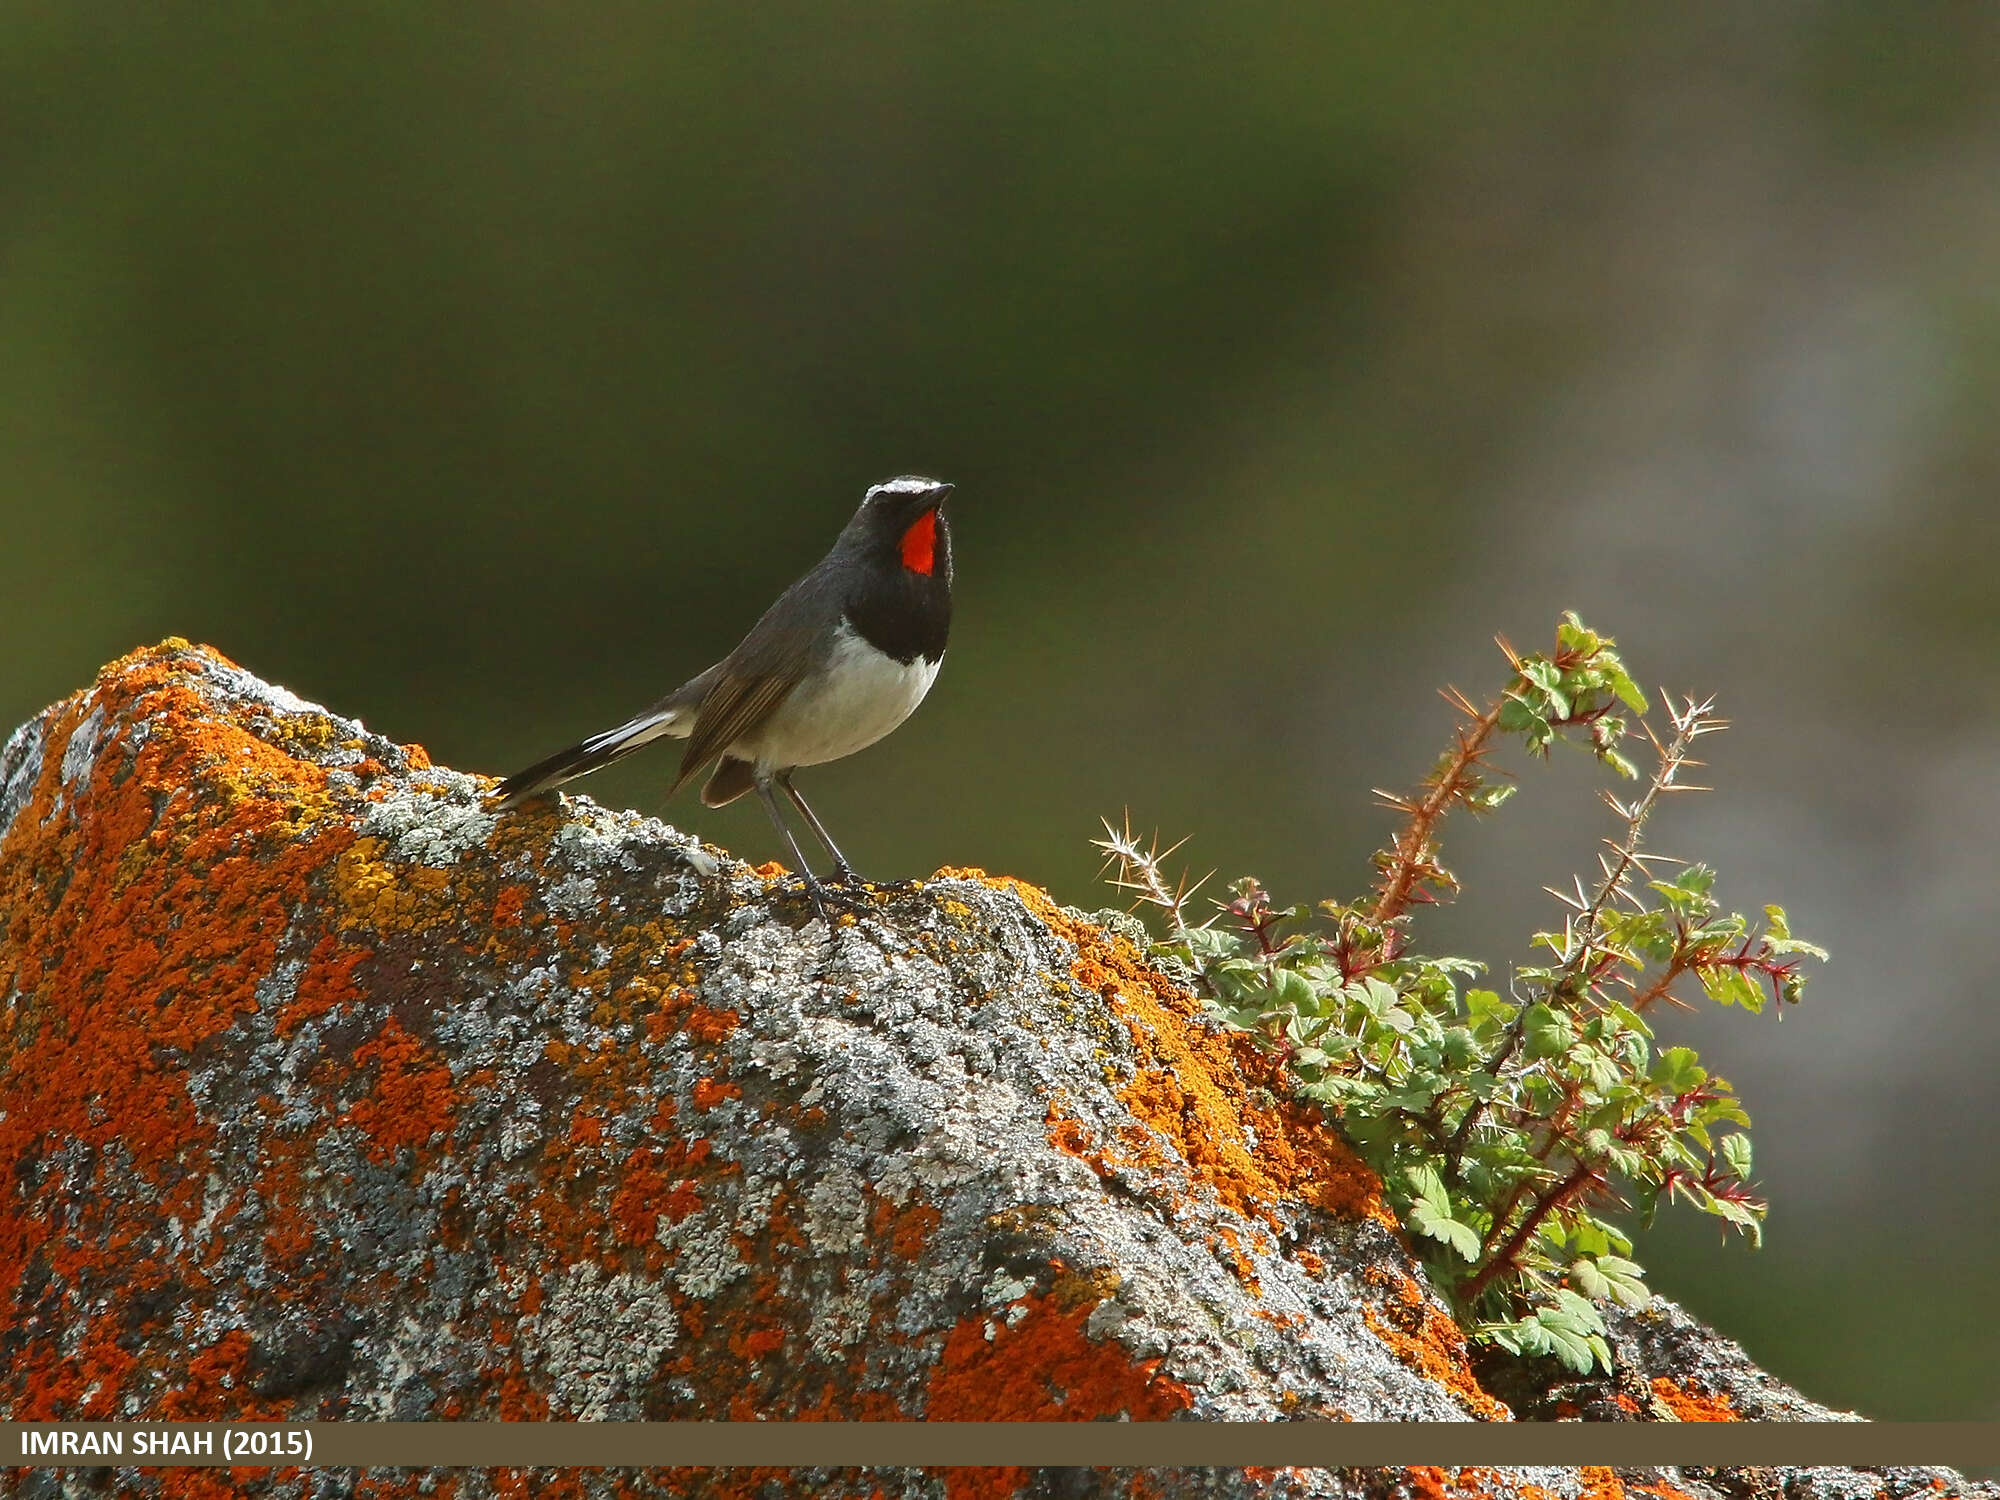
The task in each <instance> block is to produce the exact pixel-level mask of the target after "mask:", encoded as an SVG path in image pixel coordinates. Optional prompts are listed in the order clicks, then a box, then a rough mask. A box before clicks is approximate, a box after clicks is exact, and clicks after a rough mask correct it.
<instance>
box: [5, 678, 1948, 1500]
mask: <svg viewBox="0 0 2000 1500" xmlns="http://www.w3.org/2000/svg"><path fill="white" fill-rule="evenodd" d="M483 785H484V783H482V782H481V781H480V780H479V779H477V778H474V777H470V776H466V775H462V774H459V773H457V772H453V771H447V770H442V769H439V768H436V767H433V766H432V765H431V764H430V763H429V760H428V759H427V757H426V756H425V755H424V754H423V752H422V751H421V750H418V749H416V748H414V747H405V746H398V745H395V744H392V743H390V742H388V741H386V740H383V739H381V738H379V737H377V736H374V735H371V734H368V733H366V732H365V731H364V730H363V729H362V728H361V726H360V725H358V724H356V723H353V722H351V721H348V720H344V719H340V718H337V717H335V716H333V715H331V714H329V713H327V712H326V711H324V710H322V709H320V708H317V707H314V706H313V705H310V704H307V703H303V702H301V701H299V700H298V699H296V698H294V697H292V696H291V695H290V694H288V693H286V692H285V691H283V690H282V689H279V688H274V687H271V686H269V685H267V684H265V683H262V682H260V681H258V680H257V679H256V678H254V677H252V676H251V675H250V674H248V673H246V672H244V671H242V670H241V669H239V668H237V667H235V666H232V665H231V664H229V663H228V662H226V661H224V660H223V659H221V658H220V657H218V656H217V655H215V654H214V653H212V652H209V651H207V650H203V649H198V648H193V647H190V646H188V645H186V644H185V643H182V642H168V643H166V644H165V645H163V646H161V647H159V648H156V649H154V650H151V651H146V652H141V653H138V654H135V655H134V656H132V657H129V658H127V659H125V660H123V661H121V662H118V663H116V664H114V665H113V666H112V667H110V668H107V669H106V670H105V672H104V673H103V674H102V675H101V676H100V678H99V680H98V682H97V684H96V685H95V686H94V687H93V688H92V689H91V690H89V691H88V692H85V693H82V694H79V695H78V696H76V697H75V698H72V699H70V700H68V701H66V702H64V703H62V704H59V705H57V706H55V707H54V708H51V709H49V710H48V711H47V712H46V713H44V714H42V715H41V716H40V717H38V718H37V719H36V720H34V721H33V722H31V723H30V724H28V725H27V726H25V727H24V728H23V729H22V730H20V731H19V732H18V733H16V734H15V735H14V736H13V738H12V739H10V740H9V741H8V742H7V745H6V748H5V750H4V752H0V1000H4V1004H5V1011H4V1018H0V1174H4V1176H0V1182H4V1187H0V1370H4V1372H5V1373H4V1376H0V1381H4V1383H0V1393H3V1394H4V1401H5V1405H6V1409H7V1413H8V1415H9V1416H10V1417H12V1418H13V1419H16V1420H22V1419H54V1418H77V1417H97V1418H117V1419H126V1420H132V1419H139V1418H151V1417H165V1418H173V1417H181V1418H222V1417H264V1418H291V1419H308V1418H322V1419H324V1418H338V1417H352V1418H383V1419H413V1418H529V1419H534V1418H584V1419H591V1418H610V1419H637V1418H647V1419H667V1418H723V1417H728V1418H756V1417H762V1418H800V1417H816V1418H930V1419H939V1420H943V1419H951V1420H972V1419H989V1418H1021V1419H1030V1418H1044V1419H1045V1418H1116V1417H1121V1416H1122V1417H1127V1418H1131V1419H1157V1418H1168V1417H1175V1416H1181V1415H1187V1416H1194V1417H1210V1418H1235V1419H1249V1420H1258V1419H1271V1418H1281V1417H1331V1418H1349V1419H1393V1420H1432V1419H1463V1418H1466V1417H1468V1416H1476V1417H1483V1418H1496V1419H1504V1418H1506V1417H1507V1416H1508V1415H1509V1412H1508V1409H1507V1408H1506V1407H1505V1406H1503V1405H1502V1404H1501V1402H1500V1401H1498V1400H1496V1399H1495V1397H1494V1396H1493V1395H1491V1394H1489V1393H1488V1392H1487V1390H1485V1389H1483V1388H1482V1387H1481V1385H1480V1384H1479V1382H1478V1381H1477V1380H1476V1379H1475V1377H1474V1375H1473V1372H1472V1369H1471V1368H1470V1366H1469V1364H1468V1361H1467V1357H1466V1349H1465V1344H1464V1341H1463V1339H1462V1338H1461V1336H1460V1334H1459V1332H1458V1330H1457V1329H1456V1328H1455V1327H1454V1326H1453V1324H1452V1323H1451V1321H1450V1319H1449V1317H1448V1316H1447V1314H1446V1313H1445V1311H1444V1309H1443V1307H1442V1306H1441V1305H1440V1304H1439V1303H1438V1302H1437V1301H1436V1299H1435V1298H1433V1297H1432V1296H1431V1295H1430V1294H1429V1293H1428V1291H1427V1290H1426V1289H1425V1287H1424V1285H1423V1283H1422V1280H1421V1277H1420V1274H1419V1273H1418V1272H1417V1270H1416V1269H1415V1267H1414V1264H1413V1263H1412V1262H1411V1260H1410V1258H1409V1257H1408V1255H1407V1253H1406V1252H1405V1250H1404V1248H1403V1246H1402V1245H1401V1243H1400V1241H1399V1239H1398V1238H1397V1235H1396V1233H1395V1229H1394V1223H1393V1220H1392V1218H1391V1217H1390V1216H1389V1215H1388V1214H1387V1212H1386V1211H1385V1210H1384V1208H1383V1205H1382V1202H1381V1199H1380V1197H1379V1195H1378V1191H1377V1185H1376V1183H1375V1182H1374V1180H1373V1179H1372V1178H1371V1176H1370V1175H1369V1174H1368V1172H1367V1171H1366V1170H1365V1169H1364V1168H1363V1167H1362V1166H1361V1165H1360V1164H1359V1163H1358V1162H1357V1161H1356V1160H1355V1159H1354V1158H1353V1157H1352V1156H1351V1155H1350V1153H1349V1152H1348V1151H1347V1149H1346V1148H1345V1147H1344V1145H1343V1144H1342V1142H1341V1140H1340V1138H1339V1137H1338V1135H1337V1134H1336V1133H1335V1132H1334V1131H1333V1130H1332V1129H1330V1128H1329V1127H1328V1126H1327V1125H1326V1124H1325V1123H1323V1122H1322V1121H1320V1120H1319V1119H1318V1118H1317V1117H1316V1116H1314V1115H1312V1114H1310V1113H1308V1112H1306V1111H1304V1110H1301V1109H1299V1108H1297V1107H1296V1106H1294V1105H1292V1104H1290V1103H1288V1102H1286V1101H1285V1100H1284V1099H1283V1098H1282V1097H1281V1093H1282V1089H1281V1085H1280V1080H1278V1079H1277V1078H1276V1077H1275V1076H1274V1075H1273V1073H1272V1071H1271V1067H1270V1065H1269V1064H1268V1063H1267V1062H1266V1061H1265V1060H1264V1059H1262V1058H1261V1057H1259V1056H1258V1055H1256V1054H1255V1053H1254V1052H1252V1051H1250V1050H1248V1049H1247V1048H1245V1047H1243V1046H1242V1045H1240V1044H1239V1043H1238V1042H1236V1041H1234V1040H1232V1039H1230V1038H1228V1037H1225V1036H1221V1035H1218V1034H1216V1033H1215V1032H1214V1031H1212V1030H1211V1029H1209V1028H1208V1027H1207V1026H1205V1025H1204V1024H1203V1023H1202V1021H1201V1019H1200V1016H1199V1008H1198V1007H1197V1006H1196V1004H1195V1003H1194V1002H1193V1001H1192V1000H1191V999H1190V998H1189V997H1187V996H1186V995H1184V994H1183V993H1181V992H1180V991H1179V990H1177V989H1176V988H1175V986H1174V985H1173V984H1172V983H1171V982H1170V981H1169V980H1168V979H1167V978H1165V977H1164V976H1162V975H1160V974H1158V973H1156V972H1154V971H1153V970H1152V969H1150V968H1149V967H1147V966H1146V965H1145V964H1144V963H1143V962H1142V961H1141V960H1140V958H1139V956H1138V954H1137V952H1136V951H1135V949H1134V948H1133V947H1132V945H1131V944H1130V943H1129V942H1127V941H1126V940H1125V939H1124V938H1122V937H1119V936H1116V935H1115V934H1114V933H1112V932H1110V931H1107V930H1106V929H1104V928H1102V927H1100V926H1097V925H1096V924H1094V923H1092V922H1090V921H1088V920H1087V919H1084V918H1082V917H1080V916H1078V915H1077V914H1075V913H1072V912H1067V911H1064V910H1062V909H1059V908H1057V907H1056V906H1054V905H1053V904H1052V903H1051V902H1050V901H1049V900H1048V898H1047V897H1046V896H1044V895H1043V894H1042V893H1041V892H1039V891H1037V890H1034V889H1032V888H1030V887H1026V886H1022V885H1018V884H1016V883H1014V882H1012V881H1006V880H989V879H986V878H984V877H982V876H980V875H978V873H977V872H973V871H961V872H943V873H941V874H940V875H939V876H938V877H936V878H933V879H930V880H925V881H920V882H911V883H910V884H908V885H905V886H896V887H888V888H883V889H881V890H877V891H874V892H872V893H871V894H869V895H868V896H866V897H865V898H864V899H860V900H858V901H857V902H856V909H855V910H854V911H853V912H851V913H848V914H845V915H843V916H841V917H840V918H839V919H838V920H837V921H836V922H835V923H834V924H833V925H831V926H829V925H828V924H827V923H826V922H824V921H821V920H820V919H818V918H817V917H816V916H814V914H813V912H812V909H811V907H810V905H809V904H808V903H807V902H806V901H805V900H804V899H803V895H802V892H801V889H800V887H799V884H798V882H797V881H796V880H794V879H792V878H791V877H789V876H787V875H785V874H784V873H783V872H781V871H778V870H776V869H775V868H774V867H765V868H763V869H761V870H758V869H750V868H748V867H746V866H744V865H742V864H739V863H737V862H735V861H733V860H731V859H729V858H727V857H726V856H723V855H721V854H720V853H719V852H717V851H715V850H712V849H708V848H705V847H704V846H702V845H701V844H699V843H697V842H696V841H695V840H693V839H690V838H689V837H687V836H686V835H684V834H681V833H678V832H676V831H674V830H673V829H672V828H669V827H667V826H666V825H664V824H662V823H659V822H656V821H653V820H650V819H646V818H641V817H639V816H637V815H634V814H630V813H611V812H606V811H604V810H602V809H600V808H598V807H596V806H594V805H593V804H592V803H590V802H589V801H588V800H586V799H581V798H577V799H567V800H565V801H564V802H563V803H562V804H561V805H560V806H555V805H551V806H548V807H545V808H543V809H541V810H531V811H527V812H523V813H518V814H514V815H509V816H506V817H499V818H496V817H494V816H493V815H491V814H489V813H488V812H487V811H486V810H485V808H484V806H483V804H482V789H483ZM1467 1472H1468V1473H1470V1472H1471V1471H1467ZM975 1476H976V1479H975ZM1925 1477H1926V1480H1927V1479H1928V1475H1926V1476H1925ZM1102 1478H1103V1484H1104V1485H1106V1486H1110V1487H1112V1488H1114V1489H1116V1490H1117V1491H1118V1492H1120V1493H1123V1492H1124V1491H1125V1490H1126V1489H1127V1488H1130V1487H1131V1485H1133V1484H1139V1485H1140V1487H1141V1488H1142V1489H1148V1488H1149V1490H1150V1492H1152V1493H1160V1494H1168V1493H1175V1494H1177V1493H1209V1492H1216V1493H1232V1494H1243V1493H1256V1492H1295V1493H1300V1494H1319V1493H1324V1494H1346V1493H1355V1492H1357V1491H1358V1490H1363V1489H1367V1488H1369V1487H1370V1484H1371V1483H1373V1481H1371V1480H1369V1479H1368V1478H1367V1477H1366V1476H1356V1475H1354V1474H1346V1473H1342V1474H1335V1473H1332V1472H1319V1471H1301V1472H1290V1473H1286V1474H1281V1475H1261V1476H1260V1475H1258V1474H1254V1473H1248V1472H1239V1471H1228V1472H1223V1471H1211V1472H1206V1473H1202V1474H1186V1475H1181V1476H1179V1477H1175V1476H1172V1475H1156V1476H1153V1477H1152V1478H1150V1479H1144V1480H1143V1482H1142V1481H1141V1480H1140V1479H1135V1477H1134V1476H1132V1475H1129V1474H1128V1475H1122V1476H1121V1475H1109V1474H1107V1475H1105V1476H1102ZM1031 1480H1034V1476H1031V1475H1030V1473H1029V1472H1028V1471H1026V1470H1022V1471H1018V1472H1016V1471H999V1472H996V1471H946V1473H945V1474H943V1475H940V1476H930V1475H925V1474H920V1473H898V1474H893V1475H884V1474H883V1473H881V1472H875V1473H872V1474H869V1475H859V1474H856V1475H847V1476H841V1475H834V1474H822V1475H819V1476H817V1477H815V1478H812V1479H809V1480H798V1481H796V1482H797V1483H798V1484H799V1485H800V1486H801V1487H803V1488H805V1489H808V1490H810V1491H812V1492H815V1493H845V1492H848V1491H849V1490H853V1491H855V1492H857V1493H868V1492H871V1491H877V1490H881V1491H884V1492H909V1493H922V1494H929V1493H941V1492H943V1491H944V1490H945V1489H947V1488H949V1489H950V1490H951V1491H952V1492H953V1493H954V1494H960V1493H964V1494H971V1493H979V1494H991V1495H995V1496H1002V1495H1007V1494H1010V1493H1012V1492H1013V1491H1014V1490H1015V1489H1016V1488H1018V1487H1020V1486H1022V1485H1026V1484H1029V1483H1030V1482H1031ZM134 1482H135V1483H138V1482H142V1481H139V1480H135V1481H134ZM143 1482H151V1481H150V1480H148V1481H143ZM260 1482H262V1483H264V1484H265V1485H266V1486H267V1487H270V1488H273V1489H277V1490H280V1491H291V1492H303V1490H304V1489H310V1488H311V1481H310V1480H309V1479H308V1478H302V1477H301V1476H298V1475H296V1474H292V1475H287V1474H285V1473H282V1472H278V1473H270V1472H267V1473H266V1474H265V1476H264V1478H263V1480H261V1481H260ZM624 1482H625V1481H624V1480H621V1479H619V1478H618V1477H617V1476H611V1475H599V1476H597V1478H595V1479H592V1480H591V1481H590V1484H591V1485H592V1486H595V1487H597V1488H600V1489H604V1488H609V1487H612V1486H614V1485H615V1484H618V1483H624ZM655 1482H656V1483H658V1484H661V1485H664V1486H666V1487H669V1488H673V1487H678V1488H682V1489H686V1488H690V1487H692V1488H701V1487H703V1486H707V1485H712V1484H722V1483H724V1480H723V1479H722V1478H718V1477H716V1476H707V1477H697V1476H685V1475H684V1476H681V1478H680V1479H678V1480H676V1479H672V1478H671V1477H664V1478H663V1477H659V1476H656V1479H655ZM728 1482H729V1483H731V1484H736V1485H739V1486H740V1485H743V1484H748V1483H750V1479H749V1478H748V1477H747V1476H744V1475H741V1474H738V1475H736V1476H735V1478H734V1479H731V1480H729V1481H728ZM1034 1482H1036V1483H1039V1481H1038V1480H1035V1481H1034ZM1451 1482H1452V1483H1453V1484H1459V1485H1461V1486H1463V1485H1465V1484H1467V1483H1472V1484H1473V1485H1474V1488H1481V1487H1483V1488H1484V1489H1486V1490H1493V1489H1496V1488H1499V1489H1505V1488H1507V1487H1508V1486H1513V1487H1514V1488H1515V1489H1518V1488H1519V1487H1520V1486H1521V1485H1524V1484H1529V1483H1533V1484H1536V1485H1539V1486H1541V1487H1542V1489H1543V1490H1544V1491H1545V1492H1547V1493H1550V1494H1555V1495H1561V1496H1566V1497H1574V1496H1576V1495H1578V1494H1579V1493H1581V1492H1582V1491H1583V1489H1585V1488H1586V1487H1587V1481H1586V1479H1585V1478H1584V1477H1581V1476H1579V1474H1578V1473H1577V1472H1575V1471H1562V1470H1549V1471H1538V1472H1537V1473H1535V1474H1532V1475H1529V1474H1523V1473H1520V1472H1519V1471H1516V1472H1515V1473H1514V1474H1513V1475H1512V1476H1510V1477H1506V1478H1504V1479H1495V1480H1492V1481H1490V1482H1489V1481H1486V1480H1479V1481H1476V1482H1475V1481H1465V1480H1461V1479H1453V1480H1452V1481H1451ZM412 1483H413V1484H414V1483H415V1481H414V1480H412ZM458 1483H459V1484H460V1488H461V1492H462V1493H466V1494H474V1493H481V1491H480V1490H479V1488H478V1486H479V1484H480V1483H481V1480H480V1479H479V1477H478V1476H476V1475H461V1476H458ZM757 1483H758V1484H762V1483H763V1481H762V1480H759V1481H757ZM975 1484H976V1487H974V1488H968V1487H969V1486H975ZM1447 1487H1448V1486H1447Z"/></svg>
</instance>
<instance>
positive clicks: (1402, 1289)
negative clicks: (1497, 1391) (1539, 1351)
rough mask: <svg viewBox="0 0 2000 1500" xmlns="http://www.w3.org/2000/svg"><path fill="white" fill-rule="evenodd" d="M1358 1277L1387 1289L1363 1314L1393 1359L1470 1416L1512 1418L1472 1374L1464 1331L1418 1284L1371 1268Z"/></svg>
mask: <svg viewBox="0 0 2000 1500" xmlns="http://www.w3.org/2000/svg"><path fill="white" fill-rule="evenodd" d="M1362 1279H1363V1280H1364V1281H1366V1282H1367V1283H1369V1284H1370V1285H1371V1286H1375V1287H1378V1288H1381V1289H1383V1290H1385V1291H1387V1292H1388V1293H1389V1296H1388V1297H1387V1299H1386V1300H1385V1301H1384V1303H1383V1304H1382V1305H1381V1307H1379V1308H1377V1307H1371V1306H1369V1305H1367V1304H1365V1303H1364V1304H1363V1305H1362V1308H1361V1316H1362V1318H1363V1319H1364V1320H1365V1321H1366V1322H1367V1324H1368V1326H1369V1328H1370V1329H1371V1330H1373V1331H1374V1334H1375V1336H1376V1337H1377V1338H1379V1339H1380V1340H1381V1341H1382V1342H1383V1343H1384V1344H1386V1345H1388V1347H1389V1351H1390V1352H1391V1353H1392V1354H1394V1355H1395V1356H1396V1358H1398V1359H1400V1360H1401V1361H1402V1362H1403V1363H1404V1364H1406V1365H1408V1366H1409V1367H1410V1368H1411V1369H1413V1370H1415V1371H1417V1373H1419V1374H1420V1375H1423V1376H1424V1377H1425V1378H1426V1379H1429V1380H1433V1381H1435V1382H1437V1384H1439V1385H1441V1386H1443V1387H1444V1388H1445V1389H1446V1390H1448V1391H1450V1392H1451V1393H1452V1394H1453V1395H1455V1396H1457V1397H1458V1399H1459V1400H1460V1401H1462V1402H1464V1403H1465V1405H1466V1406H1467V1408H1468V1409H1470V1410H1471V1411H1472V1412H1473V1414H1474V1415H1476V1416H1480V1417H1484V1418H1486V1419H1487V1420H1488V1421H1493V1422H1504V1421H1507V1420H1509V1419H1510V1418H1511V1416H1512V1413H1511V1412H1510V1411H1508V1409H1507V1407H1506V1405H1505V1403H1503V1402H1501V1401H1499V1400H1497V1399H1496V1398H1495V1397H1493V1396H1491V1395H1489V1394H1488V1393H1487V1392H1486V1391H1485V1390H1484V1389H1483V1388H1482V1387H1481V1386H1480V1384H1479V1380H1478V1378H1477V1377H1476V1376H1474V1375H1473V1373H1472V1366H1471V1365H1470V1364H1469V1363H1468V1362H1467V1360H1466V1356H1465V1335H1464V1334H1463V1333H1462V1332H1460V1331H1459V1327H1458V1325H1457V1324H1456V1323H1454V1322H1452V1320H1451V1319H1450V1318H1448V1317H1446V1316H1445V1315H1444V1313H1443V1312H1442V1311H1441V1310H1440V1309H1439V1308H1438V1307H1437V1305H1436V1304H1435V1303H1433V1302H1432V1301H1431V1300H1430V1299H1429V1298H1428V1297H1426V1296H1425V1295H1424V1290H1423V1288H1422V1287H1420V1286H1418V1285H1417V1283H1416V1282H1414V1281H1412V1280H1411V1279H1410V1278H1409V1277H1407V1276H1402V1275H1398V1274H1396V1273H1393V1272H1386V1271H1380V1270H1377V1269H1375V1268H1374V1267H1372V1266H1371V1267H1369V1268H1368V1269H1367V1270H1366V1271H1364V1272H1363V1273H1362Z"/></svg>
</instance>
